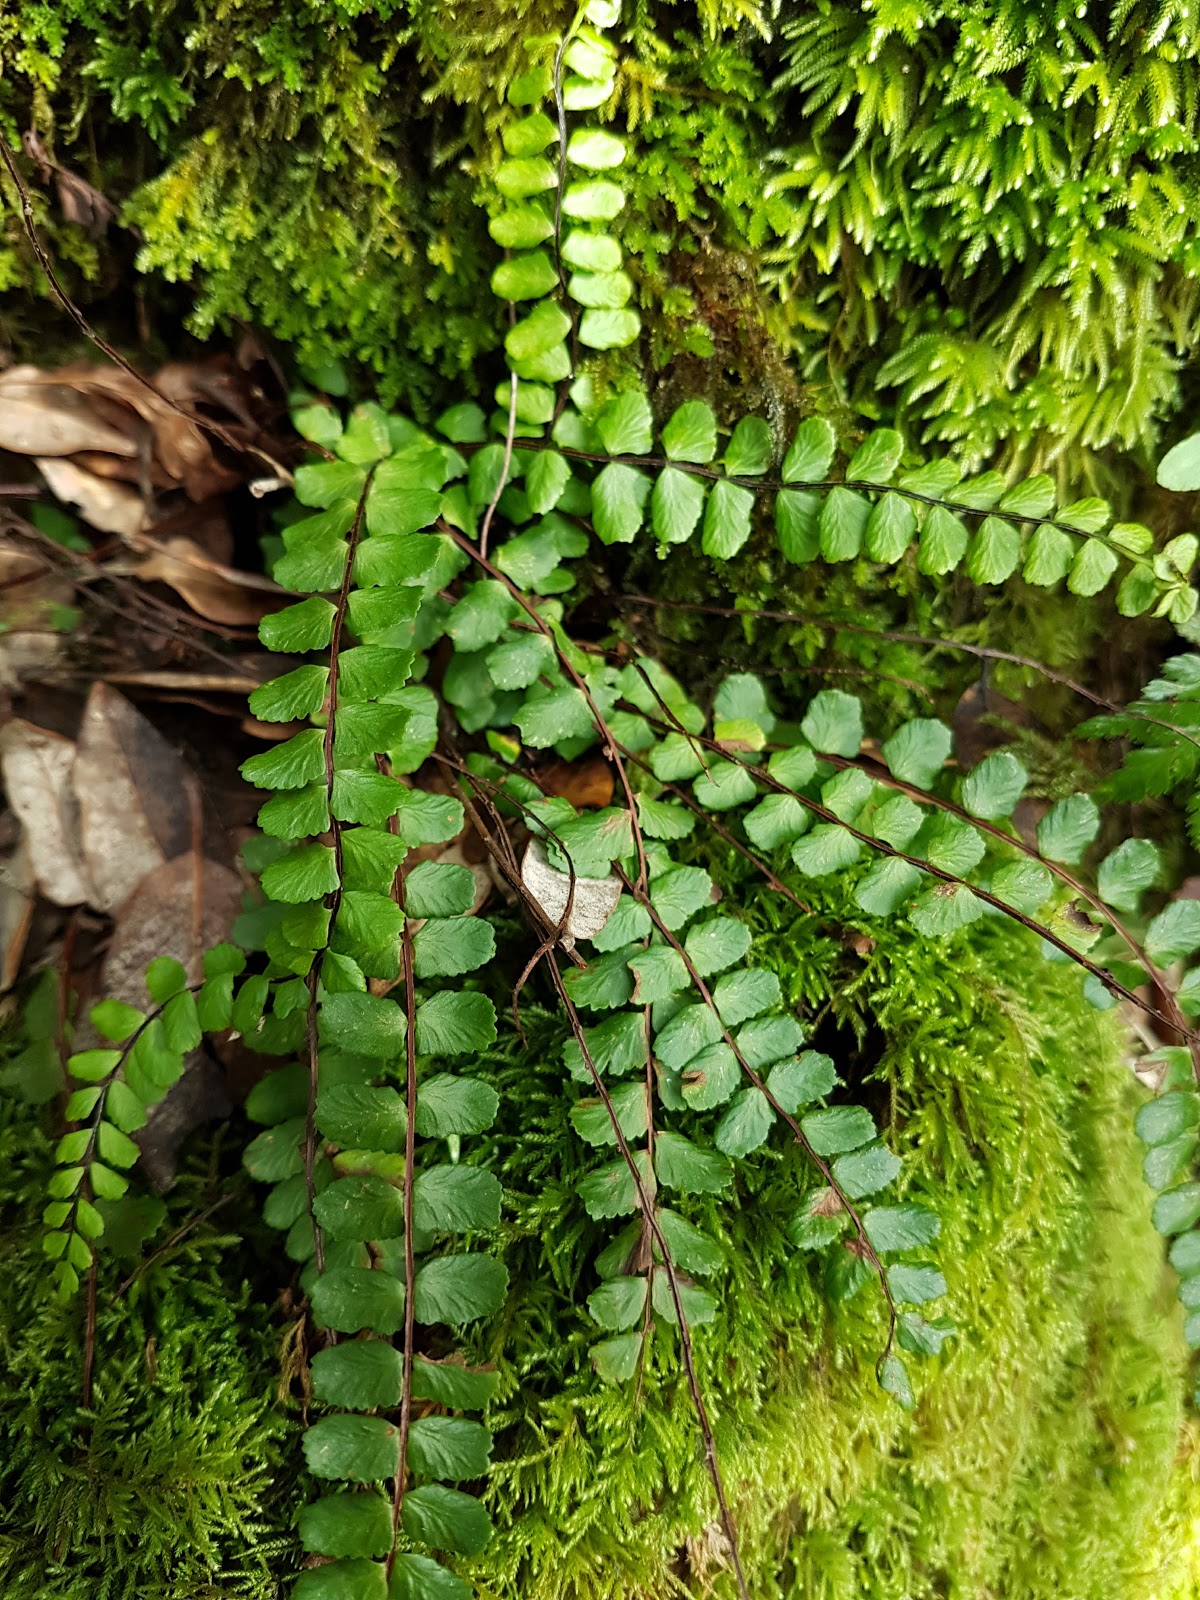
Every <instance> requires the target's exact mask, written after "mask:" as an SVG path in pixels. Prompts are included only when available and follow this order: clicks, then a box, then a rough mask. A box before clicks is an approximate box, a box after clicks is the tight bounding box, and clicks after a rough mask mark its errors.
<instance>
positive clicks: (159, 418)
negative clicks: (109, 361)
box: [55, 362, 239, 500]
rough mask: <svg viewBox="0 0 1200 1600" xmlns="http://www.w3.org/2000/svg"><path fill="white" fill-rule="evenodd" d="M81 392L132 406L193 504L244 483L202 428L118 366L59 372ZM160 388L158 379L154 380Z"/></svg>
mask: <svg viewBox="0 0 1200 1600" xmlns="http://www.w3.org/2000/svg"><path fill="white" fill-rule="evenodd" d="M55 376H56V378H58V379H59V381H60V382H63V383H69V384H70V385H71V386H72V387H73V388H76V389H78V390H79V392H80V393H81V394H87V395H94V396H101V395H103V396H108V397H110V398H111V399H113V400H117V401H119V402H120V403H121V405H123V406H127V407H128V408H129V409H130V410H131V411H133V412H134V413H136V415H137V416H138V417H140V418H141V419H142V421H143V422H144V423H146V424H147V425H148V427H149V428H150V431H151V433H152V435H153V439H154V454H155V456H156V457H157V459H158V461H159V463H160V465H161V466H162V468H163V471H164V472H165V473H166V474H167V476H168V478H169V479H170V480H171V481H172V482H173V483H178V484H182V486H183V488H184V489H185V490H186V491H187V493H188V495H189V496H190V498H191V499H193V500H204V499H207V498H208V496H209V495H212V494H215V493H217V492H218V491H220V490H221V489H228V488H232V487H233V485H234V484H236V483H237V482H238V481H239V478H238V475H237V474H236V473H232V472H230V470H229V469H228V468H226V467H222V466H220V465H219V464H218V463H217V461H216V458H215V457H214V455H213V452H212V446H211V445H210V444H209V442H208V440H207V438H205V436H204V434H203V432H202V431H201V429H200V428H198V427H197V426H196V424H195V423H194V422H189V421H188V419H187V418H186V417H183V416H180V414H179V412H178V411H176V410H175V409H174V408H173V407H172V406H171V405H169V404H168V403H167V401H166V400H165V399H159V397H158V396H157V395H156V394H153V393H152V392H151V391H150V390H149V389H147V388H146V386H145V384H142V383H138V381H137V380H136V378H133V377H131V376H130V374H129V373H128V372H122V371H121V369H120V368H119V367H100V366H95V365H93V364H92V363H91V362H75V363H73V364H72V365H70V366H67V367H63V368H61V369H60V371H59V372H57V373H56V374H55ZM150 381H151V382H152V383H153V384H155V385H156V386H157V385H158V383H159V375H158V374H156V375H155V376H154V377H153V378H152V379H151V380H150Z"/></svg>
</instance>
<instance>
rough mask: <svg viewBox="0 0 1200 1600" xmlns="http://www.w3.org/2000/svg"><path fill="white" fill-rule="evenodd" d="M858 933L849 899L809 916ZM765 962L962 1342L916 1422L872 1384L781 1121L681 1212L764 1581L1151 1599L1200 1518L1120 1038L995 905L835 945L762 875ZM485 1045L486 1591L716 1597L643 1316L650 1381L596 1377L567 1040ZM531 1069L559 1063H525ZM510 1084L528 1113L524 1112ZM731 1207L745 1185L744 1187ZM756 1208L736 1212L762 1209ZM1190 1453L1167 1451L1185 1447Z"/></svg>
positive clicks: (677, 1408)
mask: <svg viewBox="0 0 1200 1600" xmlns="http://www.w3.org/2000/svg"><path fill="white" fill-rule="evenodd" d="M814 911H815V912H816V913H817V915H818V916H821V917H823V918H824V919H826V920H827V921H830V920H837V921H841V920H844V921H845V922H846V923H848V924H850V925H851V927H852V925H853V921H854V916H853V911H852V909H851V908H849V907H848V904H847V903H844V902H840V901H837V900H833V899H829V900H825V901H823V902H819V903H818V904H817V905H815V906H814ZM749 915H750V916H751V918H752V919H753V921H754V923H755V925H756V927H757V931H758V933H759V936H760V937H759V939H758V942H757V945H756V948H755V950H754V952H753V956H754V958H755V959H757V960H758V961H760V962H764V963H769V964H773V965H775V966H776V968H777V970H779V972H780V974H781V976H782V977H783V978H784V981H785V984H786V985H787V986H788V987H789V989H790V998H791V1000H792V1002H793V1004H794V1005H795V1006H796V1007H797V1009H798V1011H799V1012H800V1014H802V1015H804V1014H807V1015H808V1016H809V1017H814V1018H818V1019H820V1020H819V1022H818V1025H817V1028H816V1038H815V1042H816V1043H817V1044H818V1045H819V1046H820V1047H822V1048H825V1049H826V1050H827V1051H829V1052H830V1053H831V1054H833V1055H834V1057H835V1059H836V1060H837V1062H838V1065H839V1068H840V1070H841V1072H842V1075H843V1077H844V1079H845V1080H846V1081H847V1083H848V1084H849V1085H851V1086H855V1087H856V1092H855V1095H854V1097H855V1098H856V1099H859V1100H861V1099H862V1098H864V1092H863V1089H862V1088H861V1087H857V1086H858V1085H860V1084H864V1083H865V1090H866V1098H867V1099H868V1101H870V1100H872V1099H873V1100H874V1109H875V1110H876V1113H877V1115H878V1117H879V1119H880V1121H881V1123H882V1124H883V1126H884V1129H885V1137H887V1138H889V1139H890V1141H891V1142H892V1143H893V1144H894V1145H895V1147H896V1148H898V1149H900V1150H902V1151H903V1152H904V1153H905V1155H906V1157H907V1160H906V1179H905V1181H906V1183H907V1185H908V1188H907V1195H908V1197H909V1198H920V1199H923V1200H925V1201H926V1202H927V1203H929V1204H931V1205H933V1206H935V1207H936V1208H937V1209H938V1211H939V1213H940V1214H941V1216H942V1218H943V1234H942V1238H941V1240H940V1241H939V1244H938V1252H937V1253H938V1258H939V1261H940V1263H941V1265H942V1267H943V1269H944V1271H945V1272H946V1275H947V1277H948V1279H949V1283H950V1305H949V1310H950V1312H951V1314H952V1316H953V1317H954V1320H955V1321H956V1323H957V1324H958V1327H959V1330H960V1331H959V1334H958V1335H957V1337H956V1338H955V1339H953V1340H952V1341H951V1342H950V1344H949V1345H948V1346H947V1347H946V1353H945V1354H944V1355H943V1357H942V1358H941V1359H940V1361H929V1362H922V1363H920V1364H919V1396H918V1406H917V1410H916V1412H915V1414H914V1416H913V1417H912V1418H911V1419H909V1418H906V1417H905V1415H904V1413H902V1412H901V1411H900V1410H899V1408H898V1407H897V1406H895V1404H894V1403H893V1402H891V1401H890V1400H889V1399H888V1398H887V1397H886V1396H885V1395H883V1394H882V1393H881V1392H880V1391H879V1389H878V1388H877V1386H876V1383H875V1378H874V1372H873V1362H874V1357H875V1355H876V1353H877V1351H878V1349H879V1345H880V1341H881V1338H882V1321H881V1316H880V1314H879V1307H878V1305H877V1304H876V1298H875V1296H873V1294H872V1291H871V1287H870V1285H867V1286H866V1287H864V1288H863V1289H862V1290H861V1292H858V1293H855V1294H852V1295H851V1297H850V1298H848V1299H841V1296H843V1295H844V1294H846V1292H847V1290H848V1289H850V1288H852V1287H853V1282H854V1275H853V1273H848V1272H847V1270H846V1269H847V1265H848V1258H847V1257H846V1254H845V1252H844V1251H841V1250H840V1249H839V1248H838V1247H835V1248H834V1252H833V1254H832V1255H831V1257H830V1258H829V1259H825V1260H822V1259H819V1258H814V1257H812V1256H809V1255H803V1254H800V1253H798V1252H796V1251H795V1250H794V1249H793V1248H792V1247H791V1246H790V1244H789V1243H788V1242H787V1239H786V1237H785V1234H784V1228H785V1226H786V1224H787V1222H788V1221H789V1220H790V1218H791V1217H792V1215H793V1214H794V1213H795V1211H796V1209H797V1205H798V1202H799V1197H800V1195H801V1194H802V1192H803V1190H804V1189H805V1187H806V1186H807V1183H808V1182H809V1181H811V1180H810V1179H809V1178H807V1177H806V1176H805V1174H804V1171H803V1163H802V1162H801V1161H800V1160H799V1159H798V1158H797V1157H795V1156H794V1155H793V1153H792V1152H791V1151H790V1150H787V1149H783V1148H782V1147H780V1146H779V1145H778V1144H777V1146H776V1148H775V1150H774V1151H773V1152H771V1153H760V1155H759V1156H758V1157H756V1158H752V1159H751V1160H750V1161H748V1162H744V1163H741V1164H740V1166H739V1180H738V1181H739V1183H740V1184H741V1185H742V1186H743V1187H742V1189H741V1190H740V1193H739V1195H738V1197H737V1198H735V1199H733V1200H732V1201H730V1200H729V1199H728V1197H726V1200H725V1202H724V1203H722V1204H719V1205H712V1206H705V1205H700V1206H696V1202H692V1204H693V1206H696V1209H695V1210H694V1211H690V1212H689V1213H688V1214H689V1215H691V1216H693V1219H694V1220H695V1221H697V1222H698V1223H702V1224H703V1226H704V1227H705V1229H706V1231H707V1232H709V1233H710V1234H711V1235H713V1236H715V1237H716V1238H718V1239H720V1240H721V1241H722V1242H723V1244H724V1245H725V1247H726V1251H727V1262H728V1271H727V1276H726V1278H725V1279H724V1280H723V1313H722V1320H721V1321H720V1322H718V1323H717V1324H715V1325H714V1326H713V1327H712V1328H710V1329H706V1330H700V1331H698V1332H697V1334H696V1344H697V1357H698V1362H699V1367H700V1372H701V1379H702V1382H703V1384H704V1386H705V1390H706V1393H707V1394H708V1395H709V1396H710V1397H711V1398H712V1403H713V1410H714V1420H715V1426H716V1432H717V1438H718V1443H719V1445H720V1448H721V1451H722V1456H723V1460H724V1463H725V1475H726V1481H727V1485H728V1486H729V1488H730V1493H731V1496H732V1498H733V1501H734V1507H733V1509H734V1513H735V1518H736V1521H737V1523H738V1526H739V1530H740V1534H741V1539H742V1542H743V1546H744V1552H743V1554H744V1559H745V1560H746V1562H747V1568H748V1572H749V1574H750V1585H751V1592H752V1593H753V1594H754V1595H755V1596H756V1597H759V1596H761V1597H763V1600H767V1597H770V1600H784V1597H785V1596H787V1597H801V1596H802V1597H804V1600H862V1597H869V1600H895V1597H897V1596H901V1595H903V1596H905V1597H906V1600H918V1597H930V1600H933V1597H943V1596H955V1597H960V1596H961V1597H966V1596H971V1597H976V1596H981V1595H985V1594H986V1595H988V1596H995V1597H997V1600H1001V1597H1003V1600H1042V1597H1045V1600H1052V1597H1053V1600H1100V1597H1102V1596H1103V1597H1104V1600H1168V1597H1175V1596H1183V1595H1185V1594H1190V1593H1191V1592H1193V1589H1192V1586H1193V1585H1194V1583H1195V1582H1196V1580H1197V1576H1198V1575H1200V1564H1198V1562H1197V1558H1196V1555H1195V1552H1194V1551H1193V1550H1192V1548H1191V1538H1192V1522H1193V1519H1194V1518H1195V1517H1196V1516H1197V1515H1198V1514H1200V1494H1198V1493H1197V1490H1196V1485H1195V1482H1194V1476H1193V1469H1192V1465H1191V1453H1192V1449H1193V1445H1194V1430H1193V1427H1192V1425H1191V1424H1190V1423H1185V1421H1184V1419H1183V1416H1182V1408H1181V1391H1182V1374H1183V1365H1184V1362H1185V1359H1186V1355H1185V1352H1184V1350H1183V1346H1182V1341H1181V1337H1180V1330H1179V1317H1178V1312H1177V1309H1175V1308H1173V1307H1172V1298H1171V1291H1170V1287H1169V1285H1168V1284H1166V1283H1165V1282H1164V1277H1165V1274H1164V1271H1163V1266H1162V1249H1161V1242H1160V1241H1159V1240H1158V1238H1157V1236H1156V1235H1155V1234H1154V1232H1153V1229H1152V1228H1151V1226H1150V1223H1149V1218H1148V1212H1149V1200H1148V1195H1147V1192H1146V1191H1145V1189H1144V1187H1143V1185H1142V1182H1141V1178H1140V1174H1139V1171H1138V1153H1137V1150H1136V1146H1135V1141H1134V1140H1133V1138H1132V1136H1131V1130H1130V1121H1131V1117H1132V1112H1133V1109H1134V1105H1135V1103H1136V1099H1137V1093H1138V1091H1137V1090H1136V1086H1135V1084H1134V1082H1133V1080H1132V1077H1131V1075H1130V1074H1129V1072H1128V1069H1127V1068H1126V1067H1125V1066H1124V1064H1123V1062H1122V1061H1121V1059H1120V1036H1119V1030H1118V1028H1117V1027H1116V1026H1115V1025H1114V1024H1113V1023H1112V1021H1111V1020H1110V1019H1108V1018H1105V1017H1102V1016H1100V1015H1099V1014H1097V1013H1096V1012H1094V1011H1092V1010H1091V1009H1090V1008H1089V1007H1088V1006H1087V1005H1086V1004H1085V1003H1084V1002H1083V1001H1082V999H1081V997H1080V994H1079V988H1078V982H1077V980H1076V979H1075V978H1074V976H1073V975H1072V974H1071V973H1070V972H1067V973H1065V974H1064V972H1063V969H1062V968H1061V967H1055V966H1052V965H1050V964H1049V963H1046V962H1043V961H1041V960H1040V958H1039V957H1038V956H1037V955H1036V952H1035V950H1034V949H1033V947H1032V945H1031V943H1030V941H1029V940H1028V939H1027V938H1026V937H1025V936H1024V935H1022V934H1019V933H1016V932H1014V931H1009V930H1007V929H1005V928H1003V927H995V926H993V927H991V928H989V929H987V930H986V931H984V932H982V933H977V934H976V935H975V936H974V937H972V939H971V940H970V941H969V942H968V943H965V944H955V945H952V946H950V947H949V948H947V949H944V950H942V951H940V952H939V951H938V950H936V949H932V950H931V949H930V947H929V946H928V945H924V946H923V945H922V944H921V942H920V941H919V940H917V938H916V937H915V936H914V935H911V934H907V933H905V932H904V931H903V930H902V929H895V930H892V931H890V932H889V933H888V935H887V938H886V941H881V942H880V943H879V944H878V945H877V946H876V947H875V948H874V949H873V950H872V951H870V953H869V954H868V955H867V956H866V957H865V959H863V960H861V961H859V960H857V959H856V958H848V957H847V956H846V955H845V951H844V947H843V946H842V945H841V944H840V943H839V942H838V941H837V940H836V939H834V938H832V937H822V936H821V935H820V934H815V928H814V924H812V923H807V922H805V923H800V924H797V923H796V922H795V921H794V919H793V917H792V914H791V912H790V911H789V909H788V908H787V907H786V906H783V905H782V904H781V903H780V902H772V901H771V900H770V899H769V898H768V897H767V896H766V895H760V894H755V895H754V896H753V897H752V899H751V902H750V911H749ZM530 1026H531V1028H532V1034H531V1048H530V1050H529V1051H528V1052H522V1053H521V1054H520V1055H519V1056H518V1055H514V1056H513V1058H512V1059H511V1060H508V1061H497V1062H496V1063H495V1065H494V1071H495V1081H496V1083H497V1086H498V1087H499V1088H500V1089H501V1091H502V1093H503V1095H504V1097H505V1103H506V1104H507V1105H508V1106H509V1107H512V1108H514V1110H513V1112H512V1113H511V1122H510V1130H509V1133H508V1135H507V1138H504V1139H502V1140H501V1145H500V1149H499V1151H498V1154H500V1155H501V1156H502V1158H503V1175H504V1178H505V1182H506V1184H508V1185H509V1186H510V1187H511V1190H512V1191H513V1193H514V1198H515V1211H516V1216H517V1219H518V1220H517V1222H516V1225H515V1227H514V1236H513V1239H512V1241H511V1243H510V1246H509V1249H508V1260H509V1265H510V1270H511V1271H512V1272H513V1275H514V1280H515V1282H516V1283H517V1284H518V1285H519V1293H518V1294H516V1295H515V1296H514V1297H513V1300H512V1309H511V1311H510V1315H509V1320H508V1321H507V1322H505V1323H504V1324H503V1325H502V1326H501V1327H500V1328H499V1329H498V1330H496V1331H495V1332H494V1334H493V1336H492V1338H491V1340H490V1342H489V1343H488V1344H487V1345H486V1346H483V1347H481V1348H480V1350H479V1351H478V1353H479V1354H480V1355H481V1356H486V1355H490V1356H492V1357H493V1358H496V1359H498V1360H499V1362H500V1364H501V1366H502V1368H503V1369H504V1371H505V1374H506V1385H505V1389H504V1391H503V1393H504V1395H505V1400H504V1403H503V1405H502V1406H501V1407H500V1409H499V1413H498V1415H497V1416H496V1417H495V1418H494V1422H495V1424H496V1427H497V1453H498V1456H499V1458H500V1459H499V1463H498V1465H497V1467H496V1468H495V1471H494V1475H493V1479H492V1485H491V1497H492V1502H493V1509H494V1511H495V1512H496V1513H497V1514H498V1518H499V1521H500V1525H501V1532H500V1534H499V1536H498V1538H497V1539H496V1541H495V1542H494V1543H493V1545H492V1546H490V1547H489V1549H488V1551H487V1552H485V1555H484V1556H483V1557H482V1558H481V1560H480V1563H479V1566H478V1571H477V1574H476V1576H477V1577H478V1580H479V1582H480V1589H481V1593H483V1594H486V1595H487V1596H489V1600H491V1597H493V1596H494V1597H504V1600H510V1597H511V1600H516V1597H517V1596H520V1597H521V1600H543V1597H545V1600H549V1597H551V1596H554V1597H556V1600H558V1597H563V1600H601V1597H606V1600H607V1597H611V1596H613V1595H621V1594H631V1595H632V1594H637V1595H638V1596H639V1600H650V1597H654V1600H657V1597H659V1596H663V1597H666V1596H673V1595H679V1594H700V1593H706V1592H709V1586H710V1585H711V1586H712V1592H715V1593H725V1592H726V1591H728V1592H729V1593H730V1594H732V1592H733V1591H732V1588H731V1587H730V1585H729V1580H728V1578H727V1576H724V1575H722V1568H721V1564H720V1559H719V1537H717V1536H715V1535H714V1531H713V1529H714V1509H713V1505H712V1500H711V1487H710V1485H709V1483H708V1481H707V1478H706V1477H705V1474H704V1471H703V1468H702V1464H701V1459H700V1450H699V1441H698V1435H697V1432H696V1428H695V1423H694V1419H693V1417H692V1415H691V1411H690V1405H689V1403H688V1399H687V1394H686V1389H685V1386H684V1384H683V1381H682V1378H681V1376H680V1373H679V1370H678V1367H677V1365H676V1362H675V1359H674V1356H673V1352H672V1350H671V1348H670V1343H669V1336H668V1339H667V1341H665V1342H664V1340H663V1337H662V1334H661V1332H660V1334H659V1336H658V1343H657V1355H656V1358H655V1360H654V1361H653V1362H652V1363H651V1365H650V1367H649V1368H648V1370H647V1372H646V1374H645V1380H644V1383H643V1386H642V1389H641V1391H640V1393H638V1394H636V1395H631V1394H630V1393H628V1392H623V1391H618V1390H614V1389H611V1388H606V1387H604V1386H602V1385H600V1384H599V1383H598V1381H597V1380H596V1378H595V1377H594V1375H593V1374H592V1373H591V1370H590V1366H589V1363H588V1360H587V1356H586V1346H587V1344H588V1343H589V1341H590V1339H591V1338H592V1337H593V1336H594V1335H593V1332H592V1331H591V1329H590V1328H589V1326H588V1320H587V1316H586V1312H585V1311H584V1309H583V1302H584V1300H585V1299H586V1297H587V1295H588V1293H589V1292H590V1291H591V1289H592V1288H594V1287H595V1284H596V1281H597V1280H596V1277H595V1270H594V1266H593V1260H594V1250H595V1247H596V1244H597V1238H596V1237H595V1236H594V1235H595V1230H594V1228H593V1226H592V1225H591V1224H590V1223H588V1222H587V1221H586V1219H585V1218H583V1217H582V1215H581V1208H580V1206H579V1203H578V1201H577V1199H576V1198H575V1196H574V1194H573V1191H572V1183H573V1180H574V1178H575V1176H576V1175H577V1172H576V1167H577V1164H578V1167H579V1168H580V1169H582V1165H583V1162H582V1159H581V1156H580V1151H579V1147H578V1145H577V1144H573V1143H572V1134H571V1130H570V1127H569V1124H568V1122H567V1111H568V1109H569V1103H570V1101H571V1100H572V1099H573V1098H574V1095H575V1093H576V1092H577V1091H576V1090H574V1089H573V1088H570V1087H569V1086H568V1088H567V1092H566V1093H565V1094H564V1081H563V1077H562V1075H561V1073H560V1070H559V1069H558V1067H557V1065H556V1061H557V1048H556V1045H557V1042H558V1037H559V1030H558V1025H557V1023H556V1021H555V1020H554V1019H553V1018H551V1017H546V1018H543V1019H540V1020H539V1021H538V1022H537V1023H536V1025H535V1024H533V1023H531V1024H530ZM542 1063H544V1064H545V1065H542ZM518 1106H519V1113H520V1126H519V1127H518V1124H517V1120H516V1112H515V1108H516V1107H518ZM739 1199H740V1200H741V1201H742V1202H743V1203H742V1204H739ZM751 1202H752V1203H751ZM1181 1451H1182V1452H1183V1454H1184V1456H1185V1458H1186V1461H1185V1465H1183V1466H1182V1467H1180V1466H1178V1465H1177V1461H1178V1458H1179V1455H1180V1452H1181Z"/></svg>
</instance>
